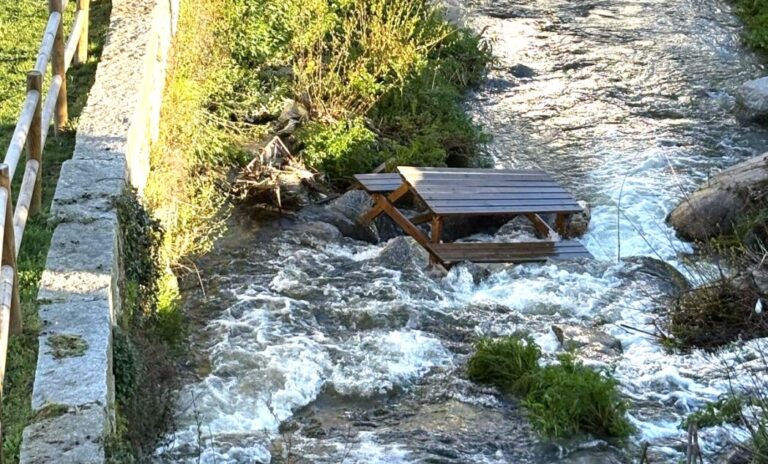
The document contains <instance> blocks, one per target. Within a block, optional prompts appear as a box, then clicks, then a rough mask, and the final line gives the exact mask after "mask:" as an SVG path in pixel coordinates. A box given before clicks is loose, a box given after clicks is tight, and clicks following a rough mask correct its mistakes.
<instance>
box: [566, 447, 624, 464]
mask: <svg viewBox="0 0 768 464" xmlns="http://www.w3.org/2000/svg"><path fill="white" fill-rule="evenodd" d="M625 462H626V460H625V459H623V458H622V457H621V456H620V455H619V454H618V453H616V452H611V451H598V452H595V451H589V450H587V451H583V452H579V453H574V454H572V455H570V456H568V457H566V458H564V459H563V460H560V461H558V463H559V464H623V463H625Z"/></svg>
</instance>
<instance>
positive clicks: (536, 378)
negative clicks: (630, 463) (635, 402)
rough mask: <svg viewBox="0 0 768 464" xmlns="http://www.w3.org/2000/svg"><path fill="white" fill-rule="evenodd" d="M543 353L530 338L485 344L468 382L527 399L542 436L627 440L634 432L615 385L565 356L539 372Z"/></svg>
mask: <svg viewBox="0 0 768 464" xmlns="http://www.w3.org/2000/svg"><path fill="white" fill-rule="evenodd" d="M540 356H541V351H540V350H539V348H538V346H536V344H535V343H534V342H533V341H532V340H531V339H530V338H527V337H525V338H524V337H520V336H511V337H505V338H500V339H495V340H492V339H482V340H480V341H479V342H478V343H477V344H476V351H475V354H474V355H473V356H472V358H471V359H470V360H469V363H468V364H467V376H468V377H469V379H471V380H473V381H475V382H479V383H485V384H490V385H494V386H495V387H497V388H498V389H499V390H501V391H502V392H503V393H513V394H517V395H521V396H524V400H523V404H524V405H525V406H526V407H527V408H528V410H529V413H530V419H531V423H532V425H533V427H534V429H536V430H537V431H538V432H539V433H541V434H543V435H547V436H551V437H568V436H571V435H574V434H577V433H583V432H588V433H592V434H595V435H598V436H604V437H622V438H623V437H626V436H628V435H629V434H630V433H631V431H632V427H631V425H630V423H629V421H628V420H627V419H626V417H625V413H626V410H627V406H626V403H625V402H624V401H623V400H622V399H621V398H620V396H619V392H618V389H617V388H616V387H617V385H618V384H617V382H616V381H615V380H613V379H611V378H610V377H605V376H603V375H602V374H601V373H599V372H596V371H594V370H592V369H590V368H588V367H585V366H584V365H582V364H580V363H578V362H576V361H574V360H573V358H572V357H570V356H567V355H564V356H561V357H560V358H559V361H560V363H559V364H552V365H549V366H546V367H543V368H542V367H539V364H538V360H539V357H540Z"/></svg>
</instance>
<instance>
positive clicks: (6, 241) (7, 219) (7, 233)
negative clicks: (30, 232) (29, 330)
mask: <svg viewBox="0 0 768 464" xmlns="http://www.w3.org/2000/svg"><path fill="white" fill-rule="evenodd" d="M0 187H1V188H2V189H3V190H5V191H6V203H5V204H6V206H5V216H4V217H3V218H0V219H2V220H3V221H4V222H3V241H2V259H0V263H2V265H3V266H6V265H8V266H11V267H12V268H13V275H14V280H13V295H12V298H11V318H10V322H9V327H10V329H9V330H10V333H11V334H18V333H21V328H22V327H21V305H20V303H19V277H18V273H17V272H16V240H15V239H14V234H13V196H12V195H11V177H10V168H9V166H8V165H7V164H0Z"/></svg>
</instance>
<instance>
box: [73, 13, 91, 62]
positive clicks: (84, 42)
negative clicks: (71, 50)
mask: <svg viewBox="0 0 768 464" xmlns="http://www.w3.org/2000/svg"><path fill="white" fill-rule="evenodd" d="M90 8H91V0H77V11H82V12H83V16H84V19H85V21H83V29H82V30H81V31H80V40H79V41H78V42H77V52H75V64H76V65H78V64H83V63H85V62H86V61H88V23H89V22H90V20H91V18H90Z"/></svg>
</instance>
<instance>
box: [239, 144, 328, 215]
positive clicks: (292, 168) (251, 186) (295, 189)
mask: <svg viewBox="0 0 768 464" xmlns="http://www.w3.org/2000/svg"><path fill="white" fill-rule="evenodd" d="M315 176H316V174H315V173H313V172H312V171H310V170H309V169H307V168H306V167H305V166H304V164H303V163H302V162H301V160H299V159H297V158H296V157H294V156H293V155H292V154H291V152H290V151H289V150H288V148H287V147H286V146H285V144H284V143H283V141H282V140H281V139H280V137H274V138H273V139H272V140H271V141H270V142H269V143H268V144H267V145H266V146H265V147H264V148H263V149H262V150H261V151H260V152H259V153H258V155H257V156H256V157H255V158H254V159H253V160H252V161H251V162H250V163H248V165H247V166H246V167H245V169H244V170H243V172H242V173H240V175H239V176H238V178H237V179H236V180H235V192H236V194H238V195H239V196H240V197H241V198H242V199H243V201H245V202H247V203H254V204H262V205H268V206H273V207H276V208H278V209H280V210H283V209H298V208H301V207H302V206H305V205H307V204H309V203H310V200H311V197H312V196H313V195H314V194H316V193H317V192H319V191H321V187H320V185H319V184H318V183H317V182H316V181H315Z"/></svg>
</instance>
